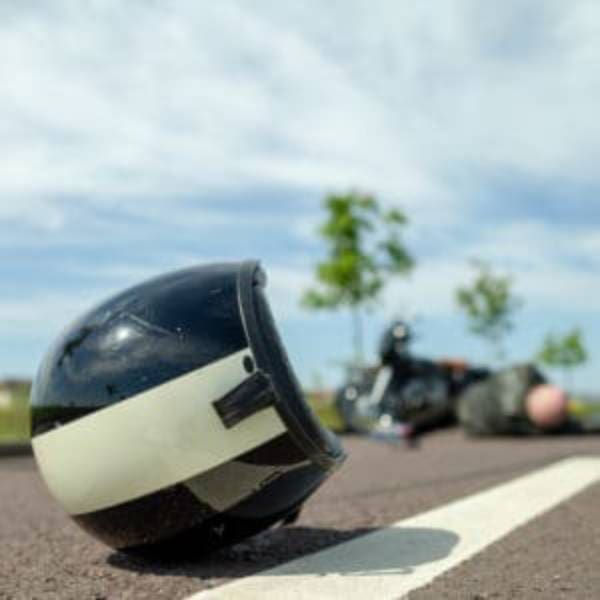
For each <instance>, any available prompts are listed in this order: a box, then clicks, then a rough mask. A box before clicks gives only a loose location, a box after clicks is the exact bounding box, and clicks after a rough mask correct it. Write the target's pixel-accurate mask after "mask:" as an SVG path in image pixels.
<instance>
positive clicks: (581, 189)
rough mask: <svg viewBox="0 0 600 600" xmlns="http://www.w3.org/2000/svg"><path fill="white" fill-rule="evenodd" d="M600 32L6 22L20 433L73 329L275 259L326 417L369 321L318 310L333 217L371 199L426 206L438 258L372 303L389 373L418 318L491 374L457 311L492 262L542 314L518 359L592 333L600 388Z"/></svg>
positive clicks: (469, 14)
mask: <svg viewBox="0 0 600 600" xmlns="http://www.w3.org/2000/svg"><path fill="white" fill-rule="evenodd" d="M599 34H600V5H598V3H597V2H594V1H593V0H591V1H586V0H574V1H572V2H568V3H567V2H562V1H558V0H554V1H553V0H545V1H543V2H542V1H540V0H537V1H536V0H530V1H528V2H517V1H510V0H509V1H506V2H503V3H494V4H493V5H491V4H489V3H481V2H477V1H475V0H462V1H458V2H456V1H452V2H451V1H443V0H442V1H439V2H436V3H435V4H426V3H417V4H414V3H399V2H396V1H385V0H378V1H377V2H361V1H350V0H344V2H341V1H334V0H332V1H329V2H327V3H323V2H317V1H305V2H302V3H291V2H261V3H252V4H251V3H244V2H233V1H227V0H223V1H221V2H218V3H212V4H208V3H197V2H192V1H191V0H190V1H179V2H173V3H169V4H168V5H167V4H163V3H158V2H154V1H150V0H146V1H144V2H142V1H136V0H132V1H130V2H128V3H117V2H111V1H108V2H87V3H80V2H75V1H67V0H56V1H55V2H53V3H46V4H40V3H36V2H29V1H25V2H19V3H3V4H2V5H1V6H0V56H2V59H1V61H0V75H1V76H0V109H1V114H2V119H1V121H0V153H1V155H2V160H1V163H0V164H1V168H0V224H1V225H2V233H1V234H0V379H3V381H4V383H2V384H0V440H1V439H4V440H7V439H8V440H13V439H20V438H22V437H24V436H26V435H27V427H28V425H27V418H26V399H27V395H28V382H29V380H30V379H31V377H32V376H33V375H34V373H35V370H36V368H37V365H38V364H39V362H40V360H41V358H42V356H43V353H44V351H45V350H46V348H47V347H48V345H49V344H50V343H51V341H52V339H53V338H55V337H56V335H57V334H58V333H59V332H60V330H61V329H62V328H63V327H64V326H65V325H66V324H67V323H68V322H69V321H71V320H72V319H73V318H75V317H76V316H78V314H79V313H81V312H82V311H83V310H85V309H87V308H89V307H90V306H92V305H93V304H95V303H97V302H99V301H101V300H103V299H104V298H105V297H106V296H107V295H110V294H111V293H114V292H117V291H119V290H120V289H122V288H123V287H126V286H129V285H133V284H135V283H138V282H139V281H140V280H142V279H144V278H147V277H151V276H153V275H157V274H159V273H162V272H164V271H166V270H171V269H176V268H181V267H185V266H190V265H193V264H196V263H201V262H206V261H215V260H238V259H241V258H258V259H260V260H261V261H262V262H263V265H264V266H265V268H266V270H267V273H268V275H269V279H270V284H269V288H268V290H269V295H270V298H271V301H272V304H273V308H274V312H275V314H276V316H277V318H278V323H279V326H280V329H281V332H282V335H283V338H284V341H285V342H286V346H287V347H288V350H289V354H290V357H291V359H292V362H293V364H294V366H295V368H296V370H297V373H298V375H299V377H300V379H301V381H302V383H303V385H304V386H305V388H306V389H307V390H311V391H313V392H319V393H318V394H316V397H317V398H320V397H325V398H326V397H327V392H328V391H330V390H332V389H334V388H335V387H336V386H337V385H339V384H340V382H341V380H342V379H343V377H344V369H343V368H342V366H343V365H344V364H346V362H347V361H348V360H350V359H351V358H352V356H353V349H352V344H353V341H352V333H351V328H352V323H351V315H350V313H349V312H348V311H347V310H345V309H344V307H340V310H331V311H327V310H325V311H311V310H306V308H305V307H303V306H302V305H301V298H302V297H303V294H304V293H305V292H306V290H307V289H309V288H311V286H313V284H314V282H315V267H316V265H318V263H319V261H322V260H324V259H325V258H326V255H327V251H328V250H327V249H328V246H327V240H326V239H324V237H323V235H322V232H321V233H320V230H319V227H320V226H321V225H322V224H323V222H324V220H325V219H326V213H325V212H324V207H325V205H324V201H325V199H326V198H327V197H330V195H331V194H340V193H341V194H344V193H349V192H350V190H360V191H361V192H362V193H365V194H369V195H372V197H374V198H376V199H377V202H378V203H379V205H380V206H381V207H382V210H385V211H389V210H392V209H396V210H399V211H401V212H402V214H403V215H404V216H405V217H406V218H407V223H406V225H405V226H404V227H403V232H402V244H403V247H405V248H406V249H407V251H408V252H409V253H410V255H411V257H412V259H413V260H414V268H413V269H412V270H411V272H410V273H408V272H407V273H404V274H403V275H402V276H398V277H391V276H390V277H389V278H386V279H385V284H386V285H384V286H383V287H382V290H381V293H380V294H379V296H378V298H377V299H376V302H374V303H371V306H370V307H365V309H366V308H369V310H365V311H364V315H363V321H362V322H363V330H364V344H363V345H364V360H365V361H366V362H367V363H369V362H373V361H375V360H376V345H377V340H378V339H379V337H380V335H381V332H382V330H383V329H384V327H385V326H386V324H387V323H389V322H390V321H391V320H392V319H394V318H402V319H405V320H407V321H409V322H410V323H412V324H413V327H414V329H415V331H416V336H415V340H414V348H415V352H417V353H419V354H421V355H425V356H429V357H432V358H441V357H462V358H464V359H466V360H467V361H472V362H477V363H479V362H485V361H488V355H489V352H488V349H487V346H486V340H485V339H482V338H481V336H477V335H471V333H470V331H469V327H468V320H467V319H466V318H465V316H464V314H462V313H461V310H460V308H461V307H460V305H459V303H457V301H456V296H457V289H458V288H459V287H460V286H461V285H469V282H472V281H473V276H474V274H473V268H472V264H471V261H473V260H478V261H485V264H487V265H489V266H490V268H493V269H494V272H497V273H502V274H503V275H505V276H507V277H509V278H510V281H511V293H512V294H513V295H514V297H515V298H518V299H519V307H518V310H515V311H514V314H513V315H512V327H511V329H510V331H507V332H506V335H505V336H504V344H503V345H504V356H503V360H504V361H506V362H518V361H523V360H530V359H532V358H534V357H539V356H540V351H541V349H542V348H543V344H544V340H547V339H548V336H549V335H551V336H552V335H554V336H557V337H560V336H564V335H566V334H568V333H569V332H572V331H578V332H579V334H580V339H581V341H582V343H583V344H584V346H585V357H586V360H584V361H580V362H581V364H577V365H576V367H577V368H576V369H573V370H572V373H571V374H570V375H569V379H568V384H569V387H571V388H572V389H573V390H574V391H576V392H577V393H582V394H587V395H593V394H596V393H597V392H598V391H599V388H600V386H599V385H598V382H597V378H596V373H597V371H598V366H599V365H598V360H599V356H600V318H599V317H598V298H600V277H599V273H600V197H599V191H600V174H599V170H598V168H597V164H596V163H597V157H598V156H599V155H600V121H599V120H598V118H597V110H598V109H597V107H598V104H599V103H600V71H599V70H598V68H597V65H598V56H599V55H600V35H599ZM595 157H596V158H595ZM551 371H552V369H551ZM556 377H557V379H559V380H560V379H561V377H563V375H562V373H561V370H560V369H557V370H556ZM319 394H321V395H319Z"/></svg>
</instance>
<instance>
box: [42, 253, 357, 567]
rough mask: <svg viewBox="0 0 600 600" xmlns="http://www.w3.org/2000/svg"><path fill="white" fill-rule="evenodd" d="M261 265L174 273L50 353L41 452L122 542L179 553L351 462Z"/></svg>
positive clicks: (105, 537)
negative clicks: (309, 394)
mask: <svg viewBox="0 0 600 600" xmlns="http://www.w3.org/2000/svg"><path fill="white" fill-rule="evenodd" d="M265 285H266V278H265V276H264V273H263V271H262V270H261V269H260V267H259V266H258V263H255V262H243V263H230V264H214V265H207V266H201V267H196V268H191V269H187V270H183V271H178V272H174V273H170V274H167V275H164V276H162V277H159V278H156V279H153V280H151V281H148V282H145V283H143V284H141V285H138V286H136V287H134V288H131V289H129V290H127V291H125V292H123V293H122V294H120V295H117V296H115V297H113V298H111V299H110V300H108V301H107V302H105V303H104V304H102V305H100V306H98V307H97V308H95V309H94V310H92V311H91V312H89V313H87V314H86V315H85V316H83V317H82V318H81V319H80V320H79V321H77V322H76V323H74V324H73V325H71V326H70V327H69V328H68V329H67V331H66V332H64V333H63V335H62V336H61V337H60V339H59V340H58V341H57V342H56V344H55V345H54V346H53V347H52V348H51V349H50V351H49V352H48V354H47V356H46V357H45V359H44V361H43V363H42V365H41V367H40V370H39V372H38V374H37V377H36V380H35V382H34V387H33V393H32V434H33V449H34V453H35V456H36V459H37V462H38V466H39V468H40V470H41V473H42V475H43V477H44V479H45V481H46V483H47V485H48V487H49V489H50V491H51V492H52V494H53V495H54V497H55V498H56V499H57V500H58V501H59V502H60V503H61V504H62V506H63V507H64V508H65V509H66V510H67V512H68V513H69V514H70V515H71V516H72V517H73V519H74V520H75V521H76V522H77V523H79V524H80V525H81V526H82V527H83V528H84V529H86V530H87V531H89V532H90V533H92V534H93V535H94V536H96V537H97V538H99V539H100V540H102V541H103V542H105V543H106V544H108V545H110V546H112V547H113V548H116V549H119V550H127V551H132V552H139V553H141V554H154V555H161V556H172V555H173V554H179V553H182V554H189V553H190V552H191V553H197V554H198V553H202V552H206V551H209V550H212V549H215V548H218V547H222V546H225V545H228V544H232V543H234V542H237V541H239V540H241V539H243V538H246V537H248V536H251V535H253V534H255V533H257V532H259V531H261V530H263V529H265V528H267V527H269V526H271V525H273V524H274V523H276V522H279V521H290V520H293V519H294V518H295V517H296V516H297V513H298V511H299V510H300V507H301V506H302V504H303V502H304V501H305V500H306V499H307V498H308V497H309V496H310V495H311V494H312V493H313V492H314V491H315V490H316V489H317V488H318V487H319V486H320V485H321V483H323V481H324V480H325V479H326V478H327V477H328V476H329V475H330V474H331V473H332V472H333V470H334V469H336V468H337V467H338V466H339V465H340V464H341V462H342V461H343V459H344V457H345V455H344V453H343V450H342V448H341V446H340V444H339V441H338V439H337V438H336V437H335V436H334V435H333V434H332V433H331V432H329V431H328V430H326V429H324V428H323V427H322V426H321V425H320V424H319V423H318V421H317V420H316V419H315V417H314V416H313V414H312V412H311V410H310V408H309V407H308V405H307V404H306V402H305V401H304V398H303V396H302V394H301V391H300V388H299V386H298V383H297V381H296V378H295V376H294V373H293V371H292V368H291V365H290V364H289V362H288V359H287V356H286V353H285V350H284V348H283V345H282V343H281V341H280V339H279V336H278V333H277V330H276V327H275V323H274V322H273V319H272V316H271V313H270V309H269V306H268V303H267V300H266V297H265V295H264V290H263V288H264V287H265Z"/></svg>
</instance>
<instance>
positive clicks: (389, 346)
mask: <svg viewBox="0 0 600 600" xmlns="http://www.w3.org/2000/svg"><path fill="white" fill-rule="evenodd" d="M411 340H412V332H411V330H410V327H409V326H408V324H407V323H405V322H404V321H394V322H392V323H391V324H390V325H389V327H387V329H386V330H385V331H384V332H383V336H382V337H381V342H380V344H379V356H380V357H381V361H382V362H384V363H387V362H394V360H396V359H398V358H403V357H405V356H406V355H407V354H408V346H409V344H410V341H411Z"/></svg>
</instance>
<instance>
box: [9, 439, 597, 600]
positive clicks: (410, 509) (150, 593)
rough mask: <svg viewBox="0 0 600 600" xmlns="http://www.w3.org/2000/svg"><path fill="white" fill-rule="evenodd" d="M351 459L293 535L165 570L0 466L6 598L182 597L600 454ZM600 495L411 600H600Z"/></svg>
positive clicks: (473, 448) (512, 450) (511, 449)
mask: <svg viewBox="0 0 600 600" xmlns="http://www.w3.org/2000/svg"><path fill="white" fill-rule="evenodd" d="M344 445H345V447H346V449H347V451H348V453H349V459H348V461H347V463H346V464H345V465H344V467H343V468H342V469H341V470H340V471H339V472H338V473H337V474H335V475H334V476H333V478H332V479H331V480H330V481H329V482H328V483H327V484H326V485H325V486H324V487H323V488H322V489H321V490H320V491H319V492H318V493H317V494H316V495H315V496H314V497H313V498H312V499H311V500H310V501H309V502H308V503H307V505H306V507H305V509H304V511H303V513H302V515H301V518H300V520H299V521H298V522H297V523H296V524H295V525H294V526H292V527H286V528H279V529H274V530H272V531H269V532H266V533H263V534H261V535H259V536H257V537H255V538H253V539H252V540H250V541H248V542H245V543H243V544H239V545H238V546H236V547H234V548H231V549H229V550H224V551H221V552H220V553H218V554H215V555H213V556H212V557H210V558H208V559H207V558H204V559H198V560H195V561H188V562H186V563H175V564H160V563H148V562H143V561H141V560H134V559H131V558H129V557H125V556H123V555H121V554H119V553H115V552H112V551H111V550H110V549H107V548H106V547H104V546H102V545H101V544H99V543H97V542H95V541H94V540H93V539H92V538H90V537H89V536H88V535H87V534H85V533H84V532H83V531H81V530H79V529H78V527H77V526H76V525H74V524H73V523H71V521H70V520H69V519H68V518H67V517H66V516H65V515H64V514H63V513H62V511H61V510H60V508H59V507H58V506H57V505H56V504H55V503H54V502H53V501H52V499H51V498H50V497H49V496H48V493H47V492H46V489H45V487H44V485H43V483H42V482H41V481H40V479H39V478H38V475H37V473H36V470H35V465H34V463H33V460H32V459H31V458H29V457H15V456H9V457H3V458H0V598H2V599H4V598H78V599H80V598H96V599H101V598H185V597H186V596H188V595H190V594H193V593H195V592H198V591H200V590H203V589H206V588H209V587H215V586H218V585H221V584H223V583H225V582H228V581H231V580H237V579H239V578H241V577H244V576H247V575H251V574H254V573H256V572H259V571H262V570H264V569H266V568H270V567H273V566H275V565H278V564H281V563H283V562H286V561H289V560H291V559H294V558H297V557H300V556H303V555H305V554H307V553H311V552H314V551H317V550H320V549H323V548H326V547H328V546H331V545H333V544H336V543H340V542H344V541H346V540H349V539H351V538H353V537H356V536H359V535H361V534H364V533H367V532H370V531H374V530H377V529H379V528H382V527H385V526H386V525H388V524H390V523H393V522H396V521H398V520H400V519H404V518H406V517H409V516H412V515H417V514H419V513H422V512H424V511H427V510H429V509H432V508H434V507H439V506H442V505H445V504H446V503H448V502H450V501H451V500H455V499H457V498H462V497H464V496H467V495H470V494H473V493H475V492H478V491H480V490H484V489H486V488H489V487H491V486H493V485H496V484H498V483H501V482H504V481H508V480H511V479H513V478H514V477H517V476H519V475H523V474H526V473H529V472H532V471H535V470H536V469H539V468H540V467H542V466H544V465H548V464H550V463H554V462H556V461H558V460H560V459H562V458H565V457H569V456H581V455H594V456H600V436H579V437H574V436H573V437H571V436H564V437H563V436H561V437H546V438H531V439H526V438H523V439H485V440H483V439H482V440H470V439H466V438H465V437H464V436H463V435H462V433H461V432H459V431H456V430H450V431H443V432H438V433H435V434H431V435H430V436H428V437H426V438H424V439H423V441H422V443H421V445H420V446H419V447H418V448H417V449H414V450H409V449H406V448H405V447H403V446H398V447H395V446H392V445H387V444H382V443H377V442H373V441H370V440H366V439H360V438H358V437H347V438H345V439H344ZM599 513H600V486H592V487H591V488H588V489H587V490H586V491H584V492H583V493H581V494H578V495H577V496H575V497H574V498H573V499H571V500H569V501H567V502H565V503H563V504H561V505H560V506H558V507H557V508H555V509H553V510H551V511H550V512H548V513H546V514H544V515H542V516H541V517H539V518H537V519H535V520H533V521H531V522H530V523H528V524H527V525H525V526H523V527H521V528H519V529H517V530H515V531H513V532H512V533H510V534H509V535H508V536H507V537H505V538H504V539H502V540H501V541H499V542H497V543H494V544H492V545H491V546H489V547H488V548H487V549H486V550H484V551H483V552H481V553H480V554H477V555H476V556H475V557H473V558H472V559H470V560H468V561H466V562H464V563H462V564H461V565H459V566H458V567H457V568H454V569H452V570H450V571H447V572H446V573H445V574H444V575H442V576H441V577H438V578H437V579H435V580H434V581H433V582H432V583H431V584H429V585H428V586H426V587H424V588H421V589H420V590H418V591H415V592H413V593H411V595H410V596H409V597H410V598H411V599H417V598H418V599H419V600H422V599H434V598H436V599H437V598H469V599H473V600H474V599H483V598H515V597H516V598H519V597H520V598H552V599H554V598H590V599H592V598H598V597H600V568H599V567H600V563H599V562H598V557H599V556H600V518H599V516H600V515H599Z"/></svg>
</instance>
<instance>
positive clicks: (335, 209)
mask: <svg viewBox="0 0 600 600" xmlns="http://www.w3.org/2000/svg"><path fill="white" fill-rule="evenodd" d="M324 208H325V212H326V218H325V221H324V222H323V224H322V225H321V227H320V229H319V233H320V235H321V237H322V238H323V239H324V240H325V243H326V245H327V250H328V253H327V258H326V259H325V260H323V261H322V262H319V263H318V264H317V265H316V268H315V279H316V286H315V287H313V288H311V289H309V290H307V291H306V292H305V294H304V296H303V298H302V303H303V305H304V306H305V307H307V308H310V309H314V310H335V309H338V308H342V307H347V308H349V309H350V311H351V314H352V328H353V347H354V358H355V361H356V362H357V363H361V362H362V360H363V331H362V319H361V313H362V309H365V308H368V307H370V306H371V305H372V304H373V303H374V302H375V301H376V300H377V298H378V297H379V295H380V294H381V292H382V290H383V288H384V287H385V284H386V283H387V282H388V281H389V279H390V276H391V275H406V274H407V273H409V272H410V271H411V269H412V268H413V266H414V260H413V258H412V257H411V255H410V254H409V252H408V250H407V249H406V248H405V246H404V243H403V242H402V238H401V233H402V229H403V228H404V227H405V226H406V224H407V218H406V216H405V215H404V214H403V213H402V212H401V211H399V210H383V209H382V208H381V206H380V205H379V203H378V202H377V200H376V199H375V198H374V197H373V196H371V195H368V194H361V193H359V192H355V191H351V192H349V193H346V194H331V195H329V196H327V197H326V198H325V200H324Z"/></svg>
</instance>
